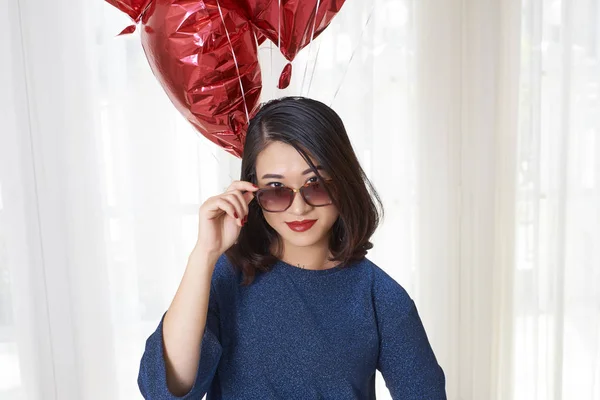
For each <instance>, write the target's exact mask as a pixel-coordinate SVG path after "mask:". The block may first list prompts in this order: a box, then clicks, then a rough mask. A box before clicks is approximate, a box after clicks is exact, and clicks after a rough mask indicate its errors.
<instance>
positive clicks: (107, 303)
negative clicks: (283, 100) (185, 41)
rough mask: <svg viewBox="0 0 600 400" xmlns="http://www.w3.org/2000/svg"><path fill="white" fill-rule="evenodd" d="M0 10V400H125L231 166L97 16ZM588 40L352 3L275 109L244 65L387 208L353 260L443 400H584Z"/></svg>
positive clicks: (499, 4)
mask: <svg viewBox="0 0 600 400" xmlns="http://www.w3.org/2000/svg"><path fill="white" fill-rule="evenodd" d="M0 5H2V9H3V10H7V12H6V13H2V14H1V15H0V22H3V23H2V24H0V54H4V55H6V58H5V59H6V60H7V62H3V63H0V72H1V74H0V87H2V90H0V113H1V114H0V116H1V117H2V118H1V121H2V122H1V126H0V376H2V379H0V397H2V398H3V399H4V398H6V399H8V400H13V399H14V400H16V399H28V400H29V399H36V400H37V399H44V400H46V399H61V400H62V399H96V398H97V399H107V398H110V399H132V398H140V397H141V396H140V394H139V392H138V389H137V384H136V377H137V372H138V366H139V360H140V357H141V354H142V351H143V345H144V341H145V340H146V338H147V337H148V335H149V334H150V333H151V332H152V331H153V330H154V329H155V327H156V325H157V323H158V321H159V320H160V317H161V316H162V314H163V313H164V311H165V310H166V308H167V307H168V305H169V303H170V301H171V299H172V297H173V295H174V294H175V291H176V289H177V286H178V284H179V281H180V279H181V276H182V274H183V270H184V268H185V262H186V259H187V256H188V254H189V251H190V250H191V248H192V246H193V243H194V242H195V235H196V234H197V212H198V207H199V205H200V204H201V203H202V202H203V201H204V200H205V199H206V198H207V197H209V196H212V195H214V194H216V193H218V192H220V191H222V190H224V189H225V188H226V187H227V186H228V185H229V183H230V182H231V181H232V180H234V179H238V178H239V167H240V162H239V160H238V159H234V158H233V157H232V156H231V155H229V154H226V153H225V152H224V151H222V150H220V149H219V148H217V147H216V146H215V145H213V144H212V143H210V142H208V141H207V140H206V139H204V138H203V137H201V136H200V135H199V134H198V133H197V132H195V131H194V130H193V128H191V126H190V125H189V124H188V123H187V121H185V120H184V119H183V118H182V117H181V116H180V115H179V114H178V113H177V112H176V111H175V110H174V108H173V106H172V104H171V102H170V101H169V99H168V98H167V97H166V95H165V93H164V91H163V90H162V88H161V87H160V85H159V84H158V83H157V81H156V79H155V78H154V77H153V76H152V73H151V71H150V68H149V66H148V63H147V61H146V59H145V57H144V54H143V50H142V48H141V44H140V42H139V36H138V33H135V34H133V35H129V36H121V37H115V35H116V34H117V33H118V32H120V31H121V30H122V29H123V27H125V26H126V25H128V24H129V23H130V22H129V20H128V19H127V17H125V16H124V15H122V14H121V13H119V12H118V11H117V10H116V9H114V8H112V7H111V6H109V5H108V4H106V3H105V2H103V1H95V2H88V3H85V4H84V3H81V4H75V3H73V2H68V1H66V0H58V1H55V2H51V3H50V2H39V1H35V0H16V1H12V0H0ZM579 21H583V22H579ZM599 22H600V1H599V0H577V1H573V2H566V1H562V2H561V1H559V0H508V1H493V0H448V1H444V2H440V1H437V0H368V1H360V2H359V1H350V0H349V1H347V2H346V4H345V5H344V7H343V8H342V11H341V12H340V13H339V15H337V16H336V18H335V19H334V20H333V22H332V24H331V26H330V27H328V29H327V30H326V31H325V32H324V33H323V34H322V35H320V36H319V38H317V39H316V40H315V41H314V43H313V44H312V45H311V48H310V51H309V49H305V50H303V51H301V52H300V53H299V54H298V57H297V59H296V60H295V61H294V71H295V73H294V75H293V76H292V81H291V84H290V86H289V87H288V88H287V89H286V90H283V91H280V90H277V89H276V83H277V79H278V77H279V73H280V71H281V69H282V68H283V66H284V65H285V63H286V60H285V59H284V58H283V57H282V56H281V55H280V54H278V50H277V49H276V47H274V46H271V45H269V43H265V44H263V45H262V46H261V48H260V49H259V57H260V61H261V67H262V70H263V83H264V84H263V97H262V100H266V99H269V98H273V97H279V96H283V95H287V94H302V95H308V96H310V97H313V98H316V99H318V100H321V101H323V102H325V103H327V104H331V105H332V107H333V108H334V109H335V110H336V111H337V112H338V113H339V114H340V115H341V117H342V119H343V120H344V123H345V125H346V128H347V130H348V134H349V136H350V138H351V141H352V143H353V145H354V147H355V150H356V152H357V155H358V157H359V159H360V161H361V163H362V165H363V167H364V169H365V171H366V172H367V174H368V175H369V177H370V179H371V180H372V181H373V183H374V184H375V187H376V188H377V190H378V191H379V194H380V195H381V197H382V200H383V202H384V207H385V211H386V213H385V219H384V221H383V223H382V225H381V226H380V228H379V230H378V231H377V233H376V234H375V235H374V237H373V242H374V243H375V247H374V248H373V250H372V251H371V252H370V253H369V258H370V259H371V260H373V261H374V262H375V263H376V264H378V265H379V266H381V267H382V268H383V269H385V270H386V271H387V272H389V274H390V275H392V276H393V277H394V278H395V279H396V280H397V281H398V282H399V283H400V284H401V285H402V286H403V287H405V288H406V289H407V291H408V293H409V294H410V295H411V297H413V299H414V300H415V304H416V305H417V308H418V310H419V314H420V316H421V318H422V321H423V323H424V325H425V328H426V331H427V333H428V336H429V339H430V341H431V344H432V347H433V349H434V352H435V354H436V356H437V358H438V361H439V362H440V365H441V366H442V367H443V368H444V371H445V373H446V378H447V393H448V398H449V399H492V400H496V399H497V400H521V399H527V400H529V399H540V400H542V399H552V400H559V399H570V398H577V399H590V400H591V399H596V398H598V396H600V340H599V339H598V337H600V331H599V328H600V327H599V323H598V321H599V320H600V318H598V315H599V314H598V310H599V309H600V290H599V286H600V285H598V283H597V282H598V281H599V279H600V250H599V248H598V246H597V243H600V210H599V208H600V206H599V204H600V158H599V154H600V119H599V118H598V115H600V109H599V102H598V98H600V82H599V81H598V76H600V74H598V72H599V71H600V67H599V62H598V56H599V55H600V31H599V30H598V28H597V27H598V26H600V24H599ZM5 59H4V58H3V60H5ZM305 69H306V74H304V70H305ZM378 375H379V376H378V378H377V397H378V398H382V399H386V398H390V397H389V393H388V392H387V390H386V388H385V386H384V384H383V381H382V378H381V376H380V374H378Z"/></svg>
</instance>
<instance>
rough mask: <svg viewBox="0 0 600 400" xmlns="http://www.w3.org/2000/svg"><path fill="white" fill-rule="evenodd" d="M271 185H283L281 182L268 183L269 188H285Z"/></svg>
mask: <svg viewBox="0 0 600 400" xmlns="http://www.w3.org/2000/svg"><path fill="white" fill-rule="evenodd" d="M271 185H281V182H269V183H267V186H268V187H282V186H283V185H281V186H271Z"/></svg>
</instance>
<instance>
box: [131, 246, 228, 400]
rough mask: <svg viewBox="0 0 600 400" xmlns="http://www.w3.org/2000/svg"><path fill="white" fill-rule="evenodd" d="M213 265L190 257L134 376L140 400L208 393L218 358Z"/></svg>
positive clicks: (199, 257) (210, 260) (195, 255)
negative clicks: (140, 395) (175, 291)
mask: <svg viewBox="0 0 600 400" xmlns="http://www.w3.org/2000/svg"><path fill="white" fill-rule="evenodd" d="M217 262H218V261H216V260H215V259H214V258H211V257H206V256H203V255H201V254H198V253H192V254H191V255H190V257H189V259H188V265H187V267H186V270H185V273H184V276H183V278H182V280H181V283H180V285H179V288H178V290H177V293H176V295H175V297H174V298H173V301H172V302H171V306H170V307H169V309H168V310H167V312H166V313H165V314H163V317H162V319H161V321H160V323H159V325H158V327H157V328H156V330H155V332H154V333H153V334H152V335H151V336H150V337H149V338H148V340H147V341H146V348H145V351H144V355H143V356H142V359H141V362H140V371H139V376H138V386H139V388H140V392H141V393H142V395H143V396H144V398H145V399H196V398H202V396H203V395H204V394H205V393H206V392H207V391H208V389H209V387H210V385H211V382H212V379H213V377H214V375H215V371H216V369H217V365H218V363H219V360H220V357H221V354H222V347H221V343H220V342H219V336H220V332H219V313H218V308H217V302H216V294H215V292H214V286H215V285H214V284H213V283H212V281H213V280H214V279H215V278H214V277H213V274H214V273H215V272H214V269H215V264H216V263H217Z"/></svg>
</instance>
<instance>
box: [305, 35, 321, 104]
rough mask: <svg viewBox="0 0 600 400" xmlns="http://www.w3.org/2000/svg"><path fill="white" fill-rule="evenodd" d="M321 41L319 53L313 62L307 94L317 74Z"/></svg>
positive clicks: (319, 48) (318, 47)
mask: <svg viewBox="0 0 600 400" xmlns="http://www.w3.org/2000/svg"><path fill="white" fill-rule="evenodd" d="M321 42H322V41H319V46H317V55H316V56H315V62H314V64H313V70H312V72H311V74H310V81H308V89H307V90H306V96H308V94H309V93H310V88H311V87H312V81H313V78H314V76H315V71H316V70H317V60H318V59H319V52H320V51H321Z"/></svg>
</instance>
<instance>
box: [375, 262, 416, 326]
mask: <svg viewBox="0 0 600 400" xmlns="http://www.w3.org/2000/svg"><path fill="white" fill-rule="evenodd" d="M364 262H365V265H366V266H368V269H369V270H370V274H371V291H372V296H373V301H374V303H375V306H376V308H377V309H378V310H380V311H381V312H394V313H398V314H400V315H406V314H408V313H409V312H410V311H411V309H412V308H413V307H414V302H413V300H412V298H411V297H410V295H409V294H408V292H407V291H406V289H405V288H404V287H403V286H402V285H401V284H400V283H398V282H397V281H396V280H395V279H394V278H392V277H391V276H390V275H389V274H388V273H387V272H385V271H384V270H383V269H382V268H380V267H379V266H378V265H377V264H375V263H374V262H372V261H370V260H369V259H367V258H366V257H365V261H364Z"/></svg>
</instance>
